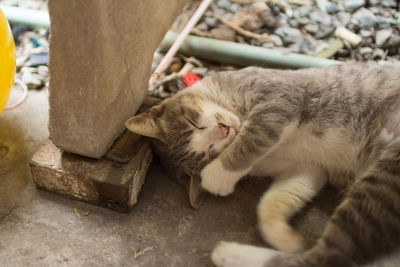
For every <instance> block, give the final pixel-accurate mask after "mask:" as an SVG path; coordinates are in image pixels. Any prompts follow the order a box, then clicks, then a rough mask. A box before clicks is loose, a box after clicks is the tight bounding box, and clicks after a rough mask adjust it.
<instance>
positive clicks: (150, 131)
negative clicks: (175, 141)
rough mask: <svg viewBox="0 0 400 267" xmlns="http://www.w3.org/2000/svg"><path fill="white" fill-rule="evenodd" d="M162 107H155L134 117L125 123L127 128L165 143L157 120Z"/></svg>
mask: <svg viewBox="0 0 400 267" xmlns="http://www.w3.org/2000/svg"><path fill="white" fill-rule="evenodd" d="M160 110H161V106H155V107H152V108H151V109H149V110H148V111H146V112H144V113H141V114H138V115H136V116H133V117H132V118H130V119H128V120H127V121H126V122H125V126H126V128H128V129H129V130H130V131H131V132H134V133H136V134H139V135H144V136H148V137H153V138H156V139H159V140H160V141H162V142H164V143H165V138H164V135H163V132H162V131H161V129H160V126H159V122H158V120H157V118H158V116H159V113H160Z"/></svg>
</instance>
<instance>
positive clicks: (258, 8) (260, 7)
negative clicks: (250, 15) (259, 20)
mask: <svg viewBox="0 0 400 267" xmlns="http://www.w3.org/2000/svg"><path fill="white" fill-rule="evenodd" d="M251 8H252V10H253V11H254V12H256V14H260V13H261V12H263V11H265V10H269V8H268V6H267V4H266V3H265V2H255V3H253V4H252V5H251Z"/></svg>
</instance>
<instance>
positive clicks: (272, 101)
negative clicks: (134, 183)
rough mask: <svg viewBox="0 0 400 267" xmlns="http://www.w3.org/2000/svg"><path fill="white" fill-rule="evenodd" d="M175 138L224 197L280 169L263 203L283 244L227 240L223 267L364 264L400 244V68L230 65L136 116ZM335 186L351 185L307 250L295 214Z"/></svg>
mask: <svg viewBox="0 0 400 267" xmlns="http://www.w3.org/2000/svg"><path fill="white" fill-rule="evenodd" d="M126 126H127V128H128V129H130V130H131V131H133V132H135V133H138V134H141V135H145V136H149V137H153V138H157V139H159V140H161V141H162V142H164V143H165V144H167V145H168V147H169V149H170V154H171V155H172V157H173V160H174V161H175V162H176V163H177V164H178V165H181V166H183V167H184V169H186V170H191V171H192V173H198V175H200V176H201V184H202V186H203V187H204V188H205V189H206V190H208V191H209V192H211V193H213V194H215V195H221V196H226V195H228V194H231V193H232V192H233V191H234V187H235V184H236V183H237V182H238V181H239V180H240V178H242V177H243V176H245V175H247V174H250V175H255V176H272V177H274V182H273V184H272V186H271V187H270V188H269V189H268V190H267V192H266V193H265V194H264V195H263V196H262V198H261V201H260V203H259V205H258V210H257V214H258V223H259V228H260V232H261V235H262V237H263V238H264V239H265V241H266V242H267V243H268V244H269V245H271V246H273V247H274V248H276V249H278V250H273V249H267V248H257V247H252V246H246V245H240V244H236V243H226V242H223V243H220V244H219V245H217V247H216V248H215V250H214V251H213V253H212V261H213V262H214V264H216V265H217V266H229V267H232V266H280V267H281V266H357V265H359V264H365V263H370V262H372V261H374V260H379V259H381V258H382V257H384V256H387V255H389V254H392V253H394V252H395V251H396V249H397V248H399V246H400V138H399V137H400V67H398V66H395V65H389V64H387V65H383V66H382V65H377V64H341V65H336V66H331V67H325V68H310V69H303V70H296V71H294V70H274V69H262V68H257V67H248V68H245V69H242V70H239V71H228V72H221V73H219V74H216V75H214V76H211V77H206V78H205V79H203V81H202V82H199V83H196V84H195V85H194V86H192V87H191V88H188V89H185V90H183V91H181V92H179V93H178V94H176V95H175V96H173V97H171V98H169V99H166V100H164V101H163V102H162V103H161V104H160V105H158V106H155V107H153V108H151V109H150V110H149V111H147V112H146V113H143V114H140V115H137V116H134V117H132V118H131V119H129V120H128V121H127V122H126ZM326 183H331V184H332V185H334V186H336V187H340V188H343V190H344V191H345V198H344V201H343V202H342V203H341V204H340V205H339V206H338V207H337V208H336V210H335V212H334V213H333V215H332V217H331V219H330V221H329V223H328V225H327V226H326V229H325V231H324V234H323V235H322V237H321V238H320V239H319V240H318V242H317V244H316V245H315V246H314V247H313V248H311V249H310V250H308V251H305V252H304V248H303V243H302V237H301V236H300V235H299V234H297V233H296V231H295V230H294V229H293V228H292V227H291V226H290V225H289V223H288V220H289V219H290V218H291V217H292V216H293V215H294V214H295V213H296V212H297V211H299V210H300V209H301V208H302V207H303V206H304V205H305V204H306V203H307V202H308V201H310V200H311V199H312V198H313V197H314V196H315V195H316V194H318V192H319V191H320V190H321V189H322V187H323V186H324V185H325V184H326Z"/></svg>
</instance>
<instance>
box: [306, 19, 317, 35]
mask: <svg viewBox="0 0 400 267" xmlns="http://www.w3.org/2000/svg"><path fill="white" fill-rule="evenodd" d="M304 29H305V30H306V31H307V32H308V33H311V34H313V35H314V34H316V33H317V32H318V30H319V27H318V24H316V23H312V22H311V23H309V24H306V25H305V26H304Z"/></svg>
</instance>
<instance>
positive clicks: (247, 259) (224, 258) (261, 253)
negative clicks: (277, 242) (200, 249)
mask: <svg viewBox="0 0 400 267" xmlns="http://www.w3.org/2000/svg"><path fill="white" fill-rule="evenodd" d="M278 254H279V252H278V251H276V250H272V249H266V248H259V247H254V246H249V245H242V244H238V243H231V242H219V243H218V244H217V246H216V247H215V249H214V250H213V252H212V254H211V260H212V262H213V263H214V264H215V265H216V266H218V267H245V266H251V267H262V266H265V264H266V263H268V261H269V260H270V259H272V258H273V257H274V256H276V255H278Z"/></svg>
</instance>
